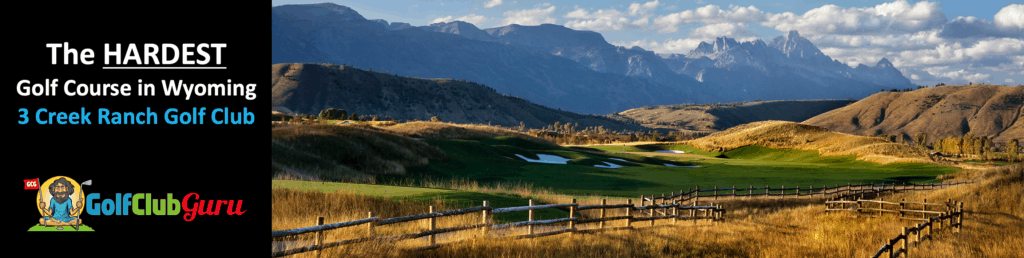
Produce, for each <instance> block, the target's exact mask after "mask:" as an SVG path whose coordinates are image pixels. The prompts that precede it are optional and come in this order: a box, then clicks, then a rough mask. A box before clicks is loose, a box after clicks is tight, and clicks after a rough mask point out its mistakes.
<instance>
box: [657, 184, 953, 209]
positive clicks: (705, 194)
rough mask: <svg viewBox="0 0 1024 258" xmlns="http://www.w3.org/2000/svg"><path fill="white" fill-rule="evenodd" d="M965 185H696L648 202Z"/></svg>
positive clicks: (849, 195)
mask: <svg viewBox="0 0 1024 258" xmlns="http://www.w3.org/2000/svg"><path fill="white" fill-rule="evenodd" d="M968 183H972V182H966V181H960V182H951V183H942V184H913V183H910V184H907V183H901V184H896V183H890V184H850V183H848V184H846V185H838V184H837V185H835V186H832V187H828V186H825V185H822V186H821V187H820V188H815V187H814V186H808V187H800V186H797V187H790V188H786V186H785V185H783V186H782V187H771V186H765V187H754V186H752V185H751V186H748V187H747V188H737V187H736V186H732V187H730V188H718V186H715V188H713V189H700V187H699V186H698V187H696V188H695V189H692V190H687V191H686V192H683V191H681V190H680V191H679V194H675V193H674V192H673V193H669V195H668V196H665V194H662V195H661V196H660V197H654V196H651V198H650V200H651V201H653V202H657V201H659V200H660V201H661V202H662V203H668V202H672V201H676V202H679V203H684V202H687V201H692V205H694V206H696V205H699V203H700V201H701V200H702V198H703V200H718V199H719V198H723V199H724V198H732V199H737V198H744V197H745V198H747V199H750V198H758V197H761V198H769V197H778V198H782V199H785V198H802V197H807V198H823V199H853V200H856V199H863V197H864V196H865V195H868V196H879V194H881V193H886V192H903V191H916V190H934V189H942V188H947V187H950V186H955V185H961V184H968ZM720 192H724V193H720ZM755 192H757V193H755ZM640 199H641V200H644V199H645V198H643V196H642V195H641V198H640Z"/></svg>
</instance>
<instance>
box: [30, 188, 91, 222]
mask: <svg viewBox="0 0 1024 258" xmlns="http://www.w3.org/2000/svg"><path fill="white" fill-rule="evenodd" d="M49 190H50V195H52V196H51V197H50V205H49V206H47V205H46V203H45V202H43V201H40V202H39V209H42V210H43V215H44V216H43V217H42V218H40V219H39V224H40V225H43V226H48V225H49V226H57V230H63V229H64V227H62V226H71V225H75V226H76V228H77V225H81V224H82V220H81V219H80V218H79V217H78V216H71V215H72V214H78V211H79V210H81V209H82V205H83V204H82V203H83V200H79V201H78V202H73V201H72V200H71V195H72V194H74V193H75V186H74V185H72V184H71V182H69V181H68V180H67V179H66V178H63V177H61V178H58V179H57V180H55V181H53V183H52V184H50V189H49ZM79 199H81V198H79ZM72 203H76V204H75V205H72ZM46 215H50V216H46Z"/></svg>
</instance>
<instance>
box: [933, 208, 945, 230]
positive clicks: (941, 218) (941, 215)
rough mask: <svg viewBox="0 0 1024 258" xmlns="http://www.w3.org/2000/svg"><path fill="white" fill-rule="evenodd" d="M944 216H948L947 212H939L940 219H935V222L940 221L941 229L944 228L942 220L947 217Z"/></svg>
mask: <svg viewBox="0 0 1024 258" xmlns="http://www.w3.org/2000/svg"><path fill="white" fill-rule="evenodd" d="M944 217H946V213H945V212H943V213H942V214H939V219H937V220H935V222H938V223H939V229H942V220H944V219H946V218H944Z"/></svg>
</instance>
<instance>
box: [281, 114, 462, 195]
mask: <svg viewBox="0 0 1024 258" xmlns="http://www.w3.org/2000/svg"><path fill="white" fill-rule="evenodd" d="M270 142H271V144H270V160H271V167H272V175H274V176H279V175H281V174H283V175H286V177H294V178H301V179H307V180H309V179H319V180H339V181H341V180H354V181H366V180H372V179H373V178H376V176H377V175H381V174H403V173H405V171H406V169H407V168H408V167H413V166H424V165H426V164H428V163H429V161H430V160H441V159H444V158H445V154H444V152H442V151H441V150H439V149H437V148H436V147H433V146H430V145H427V144H425V143H423V142H420V141H416V140H413V139H410V138H408V137H404V136H400V135H396V134H394V133H391V132H388V131H385V130H382V129H377V128H374V127H370V126H358V125H353V126H337V125H326V124H285V125H275V126H274V127H273V129H272V132H271V141H270Z"/></svg>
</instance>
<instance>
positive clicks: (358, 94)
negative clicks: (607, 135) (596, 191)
mask: <svg viewBox="0 0 1024 258" xmlns="http://www.w3.org/2000/svg"><path fill="white" fill-rule="evenodd" d="M270 72H271V83H272V84H271V85H272V87H273V89H272V96H271V101H272V104H273V106H274V107H275V109H279V108H282V107H283V108H287V110H288V111H289V112H290V113H300V114H314V115H315V114H318V113H319V112H320V110H324V109H327V108H331V107H334V108H342V109H345V110H346V111H348V112H352V113H356V114H361V115H377V116H380V117H383V118H385V119H389V118H390V119H398V120H423V121H426V120H430V119H431V117H435V116H436V117H438V118H440V119H441V120H442V121H445V122H454V123H460V124H467V123H472V124H493V125H502V126H508V127H515V126H520V125H523V126H525V127H526V128H543V127H544V126H548V125H551V124H554V123H555V122H562V123H574V124H578V126H579V128H581V129H582V128H587V127H595V128H596V127H602V128H604V129H608V130H614V131H648V130H650V129H648V128H645V127H643V126H640V125H639V124H635V123H623V122H620V121H617V120H614V119H612V118H608V117H605V116H598V115H584V114H576V113H572V112H568V111H562V110H557V109H552V108H549V107H545V106H542V105H538V104H534V103H530V101H527V100H525V99H522V98H516V97H512V96H507V95H501V94H498V93H497V92H495V90H494V89H491V88H488V87H486V86H483V85H480V84H478V83H475V82H471V81H462V80H451V79H417V78H411V77H405V76H398V75H392V74H385V73H381V72H371V71H366V70H362V69H357V68H354V67H352V66H343V65H331V64H275V65H271V71H270Z"/></svg>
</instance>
